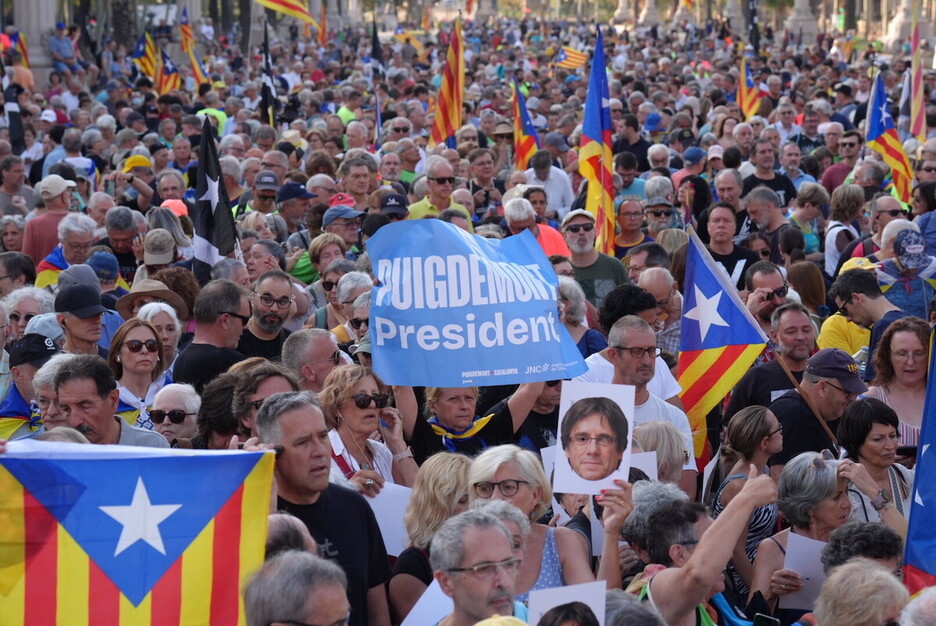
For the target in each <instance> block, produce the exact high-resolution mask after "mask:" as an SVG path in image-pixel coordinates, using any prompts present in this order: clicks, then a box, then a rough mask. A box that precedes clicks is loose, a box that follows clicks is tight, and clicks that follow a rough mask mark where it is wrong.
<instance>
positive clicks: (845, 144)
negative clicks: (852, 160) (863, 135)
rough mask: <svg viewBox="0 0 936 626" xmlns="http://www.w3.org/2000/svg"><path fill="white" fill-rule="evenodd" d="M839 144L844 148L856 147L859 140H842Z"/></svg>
mask: <svg viewBox="0 0 936 626" xmlns="http://www.w3.org/2000/svg"><path fill="white" fill-rule="evenodd" d="M839 145H840V146H842V147H843V148H855V147H857V146H858V142H857V141H840V142H839Z"/></svg>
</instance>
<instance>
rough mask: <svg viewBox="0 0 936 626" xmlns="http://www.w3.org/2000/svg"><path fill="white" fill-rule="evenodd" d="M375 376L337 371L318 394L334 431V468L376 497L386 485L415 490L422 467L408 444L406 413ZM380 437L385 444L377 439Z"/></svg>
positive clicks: (346, 368) (356, 368)
mask: <svg viewBox="0 0 936 626" xmlns="http://www.w3.org/2000/svg"><path fill="white" fill-rule="evenodd" d="M381 387H382V384H381V383H380V381H379V380H378V379H377V377H376V376H375V375H374V374H373V372H371V370H369V369H367V368H366V367H362V366H360V365H341V366H339V367H336V368H335V369H333V370H332V371H331V373H330V374H329V375H328V378H326V379H325V386H324V387H323V388H322V390H321V391H320V392H319V394H318V398H319V401H320V402H321V403H322V410H323V411H324V412H325V420H326V422H327V423H328V424H329V426H331V431H330V432H329V433H328V437H329V439H330V440H331V446H332V468H333V471H335V470H337V471H338V472H340V473H341V474H343V475H344V477H345V478H346V479H348V480H349V481H351V483H353V485H354V487H355V489H357V491H358V492H360V493H361V494H363V495H365V496H368V497H374V496H376V495H377V494H378V493H380V489H381V488H382V487H383V485H384V483H387V482H390V483H395V484H398V485H405V486H407V487H412V486H413V484H414V483H415V482H416V472H417V471H418V470H419V467H418V466H417V465H416V461H415V460H414V459H413V452H412V450H410V449H409V447H408V446H407V445H406V442H405V441H404V440H403V419H402V418H401V417H400V412H399V411H397V410H396V409H395V408H393V407H390V406H388V404H389V402H390V397H389V395H388V394H386V393H381ZM377 432H379V433H380V438H381V439H382V441H377V440H375V439H371V437H372V436H373V435H374V434H375V433H377Z"/></svg>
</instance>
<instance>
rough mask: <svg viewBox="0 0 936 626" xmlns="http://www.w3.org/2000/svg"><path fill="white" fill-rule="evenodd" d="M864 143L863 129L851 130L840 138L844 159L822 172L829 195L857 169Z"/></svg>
mask: <svg viewBox="0 0 936 626" xmlns="http://www.w3.org/2000/svg"><path fill="white" fill-rule="evenodd" d="M863 143H864V137H862V136H861V131H859V130H850V131H847V132H846V133H844V134H843V135H842V138H841V139H840V140H839V144H838V145H839V156H841V158H842V160H841V161H839V162H838V163H836V164H835V165H831V166H829V167H828V168H827V169H826V171H825V172H823V173H822V186H823V187H825V189H826V191H828V192H829V195H832V192H833V191H835V190H836V189H838V188H839V187H841V186H842V185H843V184H844V183H845V178H846V177H847V176H848V174H849V173H850V172H851V171H852V170H853V169H855V164H856V163H858V155H859V154H860V153H861V145H862V144H863Z"/></svg>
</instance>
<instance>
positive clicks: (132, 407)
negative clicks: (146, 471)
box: [107, 317, 171, 430]
mask: <svg viewBox="0 0 936 626" xmlns="http://www.w3.org/2000/svg"><path fill="white" fill-rule="evenodd" d="M107 364H108V365H110V368H111V370H112V371H113V372H114V378H116V379H117V388H118V389H119V390H120V401H119V402H118V404H117V414H118V415H119V416H120V417H122V418H124V419H125V420H127V423H129V424H130V425H131V426H138V427H140V428H146V429H147V430H153V422H152V420H151V419H150V417H149V410H150V408H152V406H153V401H154V400H155V396H156V392H157V391H159V390H160V389H162V388H163V386H165V385H166V383H168V382H171V381H170V380H168V378H167V377H166V376H165V374H164V372H165V369H166V365H165V361H164V360H163V358H162V343H161V342H160V341H159V333H158V332H157V331H156V328H155V327H154V326H153V325H152V324H151V323H150V322H146V321H143V320H141V319H139V318H135V317H134V318H131V319H129V320H127V321H126V322H124V323H123V324H121V325H120V328H118V329H117V332H116V333H114V337H113V339H111V345H110V352H108V354H107Z"/></svg>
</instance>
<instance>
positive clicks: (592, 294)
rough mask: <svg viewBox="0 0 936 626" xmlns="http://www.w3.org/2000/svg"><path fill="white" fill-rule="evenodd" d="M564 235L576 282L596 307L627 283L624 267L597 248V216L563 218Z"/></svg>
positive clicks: (583, 213) (576, 214)
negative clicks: (613, 291) (619, 286)
mask: <svg viewBox="0 0 936 626" xmlns="http://www.w3.org/2000/svg"><path fill="white" fill-rule="evenodd" d="M560 228H561V229H562V234H563V235H564V236H565V242H566V245H567V246H569V252H571V253H572V254H571V255H570V256H569V260H570V261H571V262H572V267H573V268H575V280H577V281H578V283H579V285H581V286H582V290H583V291H584V292H585V299H586V300H588V301H589V302H591V303H592V304H593V305H595V306H596V307H601V305H602V304H604V299H605V296H607V295H608V293H609V292H610V291H611V290H612V289H614V288H615V287H617V286H618V285H621V284H624V283H626V282H627V271H626V270H625V269H624V265H623V264H622V263H621V262H620V261H618V260H617V259H615V258H614V257H613V256H611V255H609V254H604V253H603V252H599V251H598V250H596V249H595V237H596V236H597V234H598V233H597V232H596V231H595V216H594V215H592V214H591V213H589V212H588V211H586V210H584V209H576V210H574V211H569V212H568V213H566V216H565V217H564V218H562V225H561V227H560Z"/></svg>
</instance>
